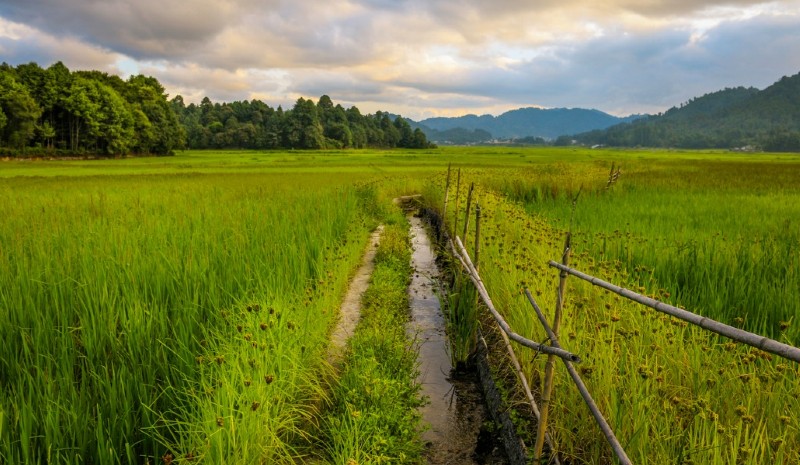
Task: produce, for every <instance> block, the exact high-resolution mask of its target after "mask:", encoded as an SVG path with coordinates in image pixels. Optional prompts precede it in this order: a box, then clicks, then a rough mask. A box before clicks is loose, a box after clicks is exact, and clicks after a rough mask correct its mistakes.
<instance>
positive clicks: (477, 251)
mask: <svg viewBox="0 0 800 465" xmlns="http://www.w3.org/2000/svg"><path fill="white" fill-rule="evenodd" d="M480 256H481V205H480V204H479V203H478V202H475V262H474V263H475V271H478V270H480V261H479V258H480Z"/></svg>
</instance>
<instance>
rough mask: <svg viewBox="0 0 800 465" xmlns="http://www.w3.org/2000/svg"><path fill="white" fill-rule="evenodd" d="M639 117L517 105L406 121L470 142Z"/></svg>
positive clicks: (437, 137) (443, 138)
mask: <svg viewBox="0 0 800 465" xmlns="http://www.w3.org/2000/svg"><path fill="white" fill-rule="evenodd" d="M640 117H641V116H640V115H632V116H628V117H625V118H620V117H616V116H612V115H609V114H608V113H604V112H602V111H599V110H586V109H582V108H549V109H545V108H520V109H517V110H511V111H508V112H506V113H503V114H501V115H499V116H492V115H481V116H478V115H466V116H459V117H453V118H443V117H437V118H428V119H425V120H422V121H419V122H413V121H411V122H410V124H411V125H412V126H413V127H419V128H420V129H422V131H423V132H424V133H425V135H426V136H427V137H428V139H429V140H432V141H435V142H438V143H447V142H451V143H474V142H484V141H489V140H492V139H522V138H542V139H555V138H557V137H558V136H562V135H565V134H577V133H582V132H587V131H591V130H595V129H605V128H608V127H610V126H614V125H616V124H620V123H626V122H630V121H633V120H635V119H637V118H640Z"/></svg>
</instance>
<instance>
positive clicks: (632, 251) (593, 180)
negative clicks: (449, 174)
mask: <svg viewBox="0 0 800 465" xmlns="http://www.w3.org/2000/svg"><path fill="white" fill-rule="evenodd" d="M610 164H611V162H608V165H610ZM569 168H570V166H568V165H567V166H565V167H564V173H563V174H562V175H561V176H558V177H549V176H548V175H547V173H545V174H544V175H542V176H540V173H539V172H538V170H532V171H530V172H528V173H525V174H524V175H521V176H514V177H507V178H504V179H498V178H495V180H494V181H490V182H489V185H491V186H493V187H494V188H497V189H499V190H500V191H502V192H504V193H505V194H507V195H509V196H510V197H511V198H512V199H515V200H520V201H522V202H523V203H524V204H525V206H526V208H527V210H528V211H529V212H531V213H532V214H542V215H545V216H547V217H548V218H550V220H551V221H553V222H554V224H558V225H560V226H562V227H565V228H566V227H568V225H567V221H568V220H569V218H570V217H571V212H570V208H571V202H570V199H569V194H570V193H574V192H577V190H578V189H579V188H580V187H583V191H582V196H581V197H580V199H579V202H578V206H577V211H576V214H575V220H574V225H573V231H574V232H575V238H576V247H579V248H580V249H581V250H584V251H588V252H590V253H591V254H592V255H593V256H594V257H602V258H605V259H610V260H620V261H621V262H622V263H623V265H624V266H625V268H626V270H628V272H629V273H631V274H632V275H634V277H635V279H636V280H637V281H638V282H640V283H641V285H643V286H645V287H647V285H648V283H649V282H650V281H653V280H654V282H656V283H657V284H658V287H659V288H661V289H662V290H664V289H666V290H668V292H667V293H668V294H669V297H668V300H670V301H671V302H673V303H678V304H682V305H686V306H688V307H691V308H693V309H694V310H695V311H698V312H700V313H702V314H703V315H706V316H709V317H711V318H715V319H719V320H722V321H724V322H726V323H729V324H735V325H737V326H742V327H744V328H746V329H749V330H751V331H757V332H760V333H763V334H765V335H769V336H771V337H776V338H785V340H787V341H788V342H790V343H794V344H797V343H800V325H798V324H793V321H794V320H796V319H797V317H798V316H800V253H798V250H800V223H798V222H797V220H796V218H798V217H800V182H799V181H800V164H796V163H794V164H793V163H775V162H772V163H771V162H768V161H761V160H757V161H709V160H694V161H686V160H684V161H681V162H680V163H677V162H664V161H661V162H658V161H648V162H646V163H643V162H634V161H628V166H627V167H626V168H625V169H624V172H623V175H622V178H621V180H620V181H619V182H618V184H617V185H614V186H613V187H612V188H611V189H610V190H608V191H607V190H605V189H604V186H605V184H606V179H605V177H606V175H607V172H606V175H604V174H603V171H602V169H601V168H602V166H601V164H600V163H596V164H594V165H592V166H591V167H587V166H581V165H577V167H576V169H575V170H570V169H569ZM590 168H591V169H590ZM540 192H544V193H545V194H541V193H540ZM658 290H659V289H658V288H657V289H652V291H658ZM662 297H663V298H667V296H665V295H663V293H662Z"/></svg>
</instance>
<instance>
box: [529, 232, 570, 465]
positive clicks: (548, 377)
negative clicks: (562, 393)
mask: <svg viewBox="0 0 800 465" xmlns="http://www.w3.org/2000/svg"><path fill="white" fill-rule="evenodd" d="M570 238H571V235H570V233H567V238H566V240H565V242H564V253H563V254H562V256H561V261H562V263H563V264H564V266H569V255H570ZM566 284H567V273H566V272H565V271H562V272H561V276H560V279H559V282H558V294H557V296H556V312H555V316H554V318H553V334H555V336H556V337H558V328H559V327H560V326H561V310H562V309H563V308H564V289H565V288H566ZM554 365H555V357H553V356H552V355H548V356H547V363H546V364H545V367H544V387H543V388H542V409H541V416H540V417H539V427H538V428H537V430H536V446H535V447H534V449H533V458H534V460H535V461H538V460H539V459H540V458H541V456H542V448H543V447H544V436H545V432H546V431H547V419H548V415H549V412H550V395H551V393H552V392H553V369H554V368H555V367H554Z"/></svg>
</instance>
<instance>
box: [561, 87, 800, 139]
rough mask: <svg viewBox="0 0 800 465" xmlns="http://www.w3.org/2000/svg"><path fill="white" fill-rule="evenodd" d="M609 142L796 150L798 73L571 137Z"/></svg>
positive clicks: (799, 133) (799, 120)
mask: <svg viewBox="0 0 800 465" xmlns="http://www.w3.org/2000/svg"><path fill="white" fill-rule="evenodd" d="M575 139H577V140H578V141H579V142H581V143H584V144H587V145H591V144H604V145H611V146H623V147H632V146H647V147H681V148H741V147H751V148H753V149H763V150H767V151H797V150H800V74H797V75H795V76H792V77H783V78H782V79H781V80H780V81H778V82H776V83H775V84H773V85H772V86H770V87H768V88H766V89H764V90H762V91H759V90H758V89H754V88H744V87H737V88H734V89H725V90H721V91H719V92H714V93H710V94H706V95H704V96H702V97H699V98H695V99H692V100H690V101H689V102H687V103H686V104H683V105H681V106H680V107H673V108H671V109H670V110H668V111H667V112H665V113H664V114H662V115H656V116H651V117H648V118H643V119H640V120H637V121H634V122H632V123H630V124H621V125H617V126H614V127H611V128H609V129H607V130H603V131H592V132H588V133H584V134H580V135H578V136H576V137H575Z"/></svg>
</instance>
